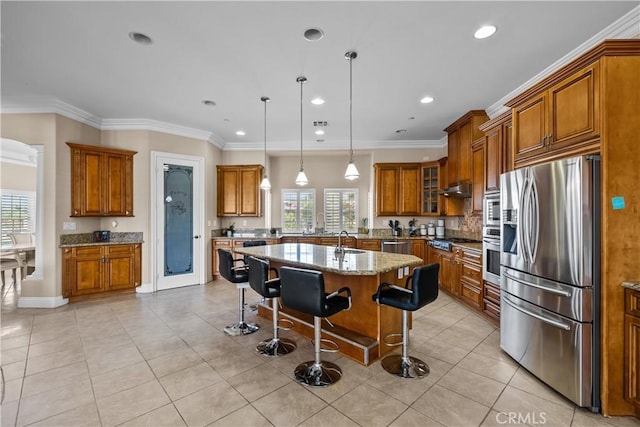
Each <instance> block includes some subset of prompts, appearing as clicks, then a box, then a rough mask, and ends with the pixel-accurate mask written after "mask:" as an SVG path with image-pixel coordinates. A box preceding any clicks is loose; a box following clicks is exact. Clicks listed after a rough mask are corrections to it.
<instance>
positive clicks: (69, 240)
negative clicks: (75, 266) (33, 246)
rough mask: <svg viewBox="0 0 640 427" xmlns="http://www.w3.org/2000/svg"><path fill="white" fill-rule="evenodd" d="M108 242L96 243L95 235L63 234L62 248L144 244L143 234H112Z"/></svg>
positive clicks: (61, 238) (61, 236)
mask: <svg viewBox="0 0 640 427" xmlns="http://www.w3.org/2000/svg"><path fill="white" fill-rule="evenodd" d="M110 237H111V238H110V240H109V241H108V242H96V241H95V239H94V237H93V233H78V234H62V235H60V245H59V247H60V248H70V247H77V246H103V245H128V244H132V243H144V240H143V239H142V233H141V232H124V233H116V232H113V233H111V236H110Z"/></svg>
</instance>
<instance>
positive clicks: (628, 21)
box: [486, 6, 640, 118]
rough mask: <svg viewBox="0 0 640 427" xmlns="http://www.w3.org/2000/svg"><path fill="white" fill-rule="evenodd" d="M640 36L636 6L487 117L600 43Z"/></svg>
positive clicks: (511, 94) (502, 101) (505, 98)
mask: <svg viewBox="0 0 640 427" xmlns="http://www.w3.org/2000/svg"><path fill="white" fill-rule="evenodd" d="M639 35H640V6H636V7H634V8H633V9H632V10H630V11H629V12H628V13H626V14H625V15H623V16H622V17H620V18H619V19H618V20H616V21H615V22H613V23H612V24H611V25H609V26H607V27H606V28H605V29H603V30H602V31H600V32H599V33H597V34H596V35H594V36H593V37H591V38H590V39H588V40H587V41H585V42H584V43H582V44H581V45H580V46H578V47H576V48H575V49H573V50H572V51H571V52H569V53H567V54H566V55H565V56H563V57H562V58H560V59H558V60H557V61H556V62H554V63H553V64H551V65H549V66H548V67H547V68H545V69H544V70H542V71H541V72H539V73H538V74H536V75H535V76H533V77H532V78H530V79H529V80H527V81H526V82H524V83H523V84H521V85H520V86H518V87H517V88H515V89H514V90H512V91H511V92H509V93H508V94H506V95H504V96H503V97H502V98H500V99H499V100H498V101H496V102H495V103H493V104H492V105H490V106H489V107H487V108H486V112H487V115H488V116H489V117H491V118H494V117H496V116H499V115H500V114H502V113H503V112H505V111H506V110H507V109H508V107H506V106H505V105H504V104H506V103H507V102H508V101H509V100H511V99H513V98H515V97H516V96H518V95H519V94H520V93H522V92H524V91H525V90H526V89H528V88H529V87H531V86H533V85H534V84H535V83H537V82H539V81H540V80H542V79H544V78H545V77H548V76H550V75H551V74H553V73H554V72H556V71H558V70H559V69H560V68H562V67H564V66H565V65H567V64H568V63H570V62H571V61H573V60H574V59H576V58H577V57H579V56H580V55H582V54H583V53H585V52H587V51H588V50H589V49H592V48H593V47H595V46H596V45H597V44H598V43H601V42H603V41H604V40H607V39H630V38H635V37H637V36H639Z"/></svg>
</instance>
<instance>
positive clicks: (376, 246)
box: [358, 239, 381, 251]
mask: <svg viewBox="0 0 640 427" xmlns="http://www.w3.org/2000/svg"><path fill="white" fill-rule="evenodd" d="M380 247H381V243H380V240H377V239H376V240H368V239H367V240H358V249H365V250H368V251H379V250H380Z"/></svg>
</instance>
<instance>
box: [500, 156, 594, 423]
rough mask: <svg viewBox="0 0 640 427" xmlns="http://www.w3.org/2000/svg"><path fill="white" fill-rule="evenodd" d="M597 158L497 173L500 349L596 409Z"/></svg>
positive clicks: (547, 381) (579, 402) (573, 399)
mask: <svg viewBox="0 0 640 427" xmlns="http://www.w3.org/2000/svg"><path fill="white" fill-rule="evenodd" d="M599 165H600V162H599V157H598V156H585V157H576V158H571V159H566V160H560V161H555V162H552V163H547V164H542V165H538V166H532V167H527V168H522V169H518V170H515V171H513V172H509V173H506V174H503V175H502V176H501V177H500V185H501V187H500V188H501V192H500V203H501V205H500V206H501V210H502V215H501V220H500V222H501V224H500V226H501V228H502V233H501V241H500V245H501V253H500V273H501V274H500V288H501V291H502V292H501V305H500V346H501V347H502V349H503V350H504V351H506V352H507V353H508V354H509V355H510V356H511V357H513V358H514V359H515V360H516V361H517V362H519V363H520V364H521V365H522V366H523V367H525V368H526V369H527V370H528V371H529V372H531V373H532V374H534V375H535V376H537V377H538V378H540V379H541V380H542V381H544V382H545V383H546V384H548V385H549V386H550V387H552V388H553V389H555V390H556V391H558V392H559V393H561V394H563V395H564V396H566V397H567V398H568V399H570V400H572V401H573V402H575V403H576V404H578V405H579V406H583V407H588V408H590V409H591V410H592V411H595V412H599V409H600V408H599V407H600V390H599V381H600V378H599V377H600V375H599V371H600V370H599V367H600V353H599V351H600V339H599V336H600V335H599V331H600V318H599V315H600V256H599V254H600V215H599V212H600V168H599Z"/></svg>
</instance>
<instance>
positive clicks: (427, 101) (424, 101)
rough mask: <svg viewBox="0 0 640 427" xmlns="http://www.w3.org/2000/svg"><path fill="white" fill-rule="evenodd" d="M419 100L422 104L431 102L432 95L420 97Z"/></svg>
mask: <svg viewBox="0 0 640 427" xmlns="http://www.w3.org/2000/svg"><path fill="white" fill-rule="evenodd" d="M420 102H421V103H422V104H429V103H431V102H433V97H431V96H425V97H424V98H422V99H421V100H420Z"/></svg>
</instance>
